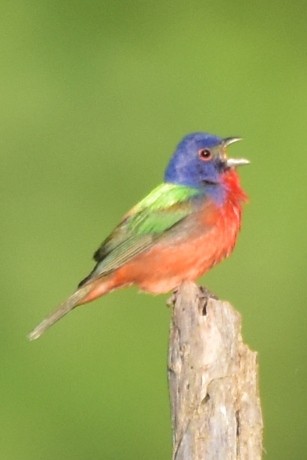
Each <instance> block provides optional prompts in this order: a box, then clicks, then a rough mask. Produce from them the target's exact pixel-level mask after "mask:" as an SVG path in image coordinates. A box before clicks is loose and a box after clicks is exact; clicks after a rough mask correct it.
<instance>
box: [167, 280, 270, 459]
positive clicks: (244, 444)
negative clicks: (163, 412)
mask: <svg viewBox="0 0 307 460" xmlns="http://www.w3.org/2000/svg"><path fill="white" fill-rule="evenodd" d="M172 304H173V305H172V319H171V327H170V339H169V360H168V377H169V390H170V399H171V410H172V424H173V460H238V459H240V460H259V459H261V456H262V429H263V423H262V414H261V406H260V398H259V389H258V365H257V353H256V352H254V351H251V350H250V349H249V348H248V347H247V345H245V344H244V343H243V341H242V336H241V317H240V315H239V313H238V312H236V311H235V310H234V309H233V307H232V306H231V305H230V304H229V303H228V302H223V301H220V300H217V299H214V298H212V297H210V295H209V294H208V293H206V292H204V291H203V290H202V289H201V288H198V287H197V286H196V285H195V284H193V283H188V282H186V283H184V284H183V285H182V286H181V288H180V289H179V291H178V292H177V294H176V295H175V298H174V300H173V302H172Z"/></svg>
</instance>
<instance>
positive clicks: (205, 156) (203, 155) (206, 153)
mask: <svg viewBox="0 0 307 460" xmlns="http://www.w3.org/2000/svg"><path fill="white" fill-rule="evenodd" d="M198 155H199V158H200V159H201V160H204V161H208V160H211V158H212V153H211V151H210V150H209V149H200V150H199V151H198Z"/></svg>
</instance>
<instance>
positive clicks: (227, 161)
mask: <svg viewBox="0 0 307 460" xmlns="http://www.w3.org/2000/svg"><path fill="white" fill-rule="evenodd" d="M239 140H240V138H239V137H228V138H226V139H222V138H221V137H218V136H214V135H212V134H208V133H192V134H188V135H187V136H185V137H184V138H183V139H182V141H181V142H180V143H179V144H178V146H177V148H176V151H175V153H174V154H173V156H172V158H171V160H170V162H169V164H168V166H167V168H166V171H165V175H164V180H165V182H172V183H175V184H180V185H187V186H190V187H197V188H198V187H200V188H204V189H206V190H207V189H215V188H216V186H218V185H220V184H221V182H222V177H223V173H225V172H226V171H227V170H229V169H230V168H233V167H235V166H239V165H243V164H248V163H249V162H248V161H247V160H244V159H237V160H235V159H231V158H227V156H226V148H227V146H228V145H229V144H232V143H233V142H236V141H239Z"/></svg>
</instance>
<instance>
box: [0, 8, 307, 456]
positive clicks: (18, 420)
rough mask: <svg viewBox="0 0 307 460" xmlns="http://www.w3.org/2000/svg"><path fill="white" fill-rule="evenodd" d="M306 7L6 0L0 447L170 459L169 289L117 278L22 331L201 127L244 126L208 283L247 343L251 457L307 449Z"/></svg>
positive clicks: (0, 123) (1, 81) (0, 119)
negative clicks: (253, 371)
mask: <svg viewBox="0 0 307 460" xmlns="http://www.w3.org/2000/svg"><path fill="white" fill-rule="evenodd" d="M306 11H307V6H306V2H302V1H301V2H300V1H294V2H280V1H275V2H274V1H258V2H253V3H252V2H244V1H242V0H240V1H239V0H237V1H232V2H228V1H226V0H225V1H220V2H219V1H218V2H204V1H190V2H186V1H176V2H175V1H168V2H165V1H160V0H156V1H143V2H142V1H134V2H130V1H127V2H125V1H113V2H112V1H108V2H105V1H91V2H85V1H75V2H73V1H63V0H61V1H55V0H52V1H51V0H43V1H39V0H36V1H35V0H29V1H27V2H25V1H22V0H17V1H15V2H7V1H2V2H1V4H0V13H1V14H0V18H1V19H0V22H1V23H0V37H1V38H0V47H1V49H0V69H1V70H0V88H1V90H0V91H1V104H0V131H1V133H0V144H1V184H0V192H1V227H2V232H1V233H2V249H1V280H2V289H1V291H2V293H1V297H2V298H1V307H2V308H1V310H2V320H1V335H0V340H1V346H0V347H1V348H0V350H1V372H0V391H1V402H0V405H1V407H0V427H1V428H0V431H1V435H0V452H1V453H0V455H1V458H2V459H4V460H27V459H31V460H40V459H44V460H51V459H52V460H53V459H55V458H57V459H60V460H62V459H65V460H70V459H74V460H78V459H82V460H83V459H106V460H113V459H114V460H115V459H116V460H124V459H125V460H127V459H128V460H129V459H146V460H157V459H169V458H170V454H171V429H170V417H169V404H168V390H167V380H166V355H167V340H168V327H169V310H168V309H167V308H166V307H165V302H166V299H167V296H158V297H151V296H148V295H139V294H137V290H136V289H133V288H132V289H127V290H123V291H120V292H116V293H113V294H111V295H109V296H108V297H105V298H103V299H100V300H98V301H97V302H96V303H94V304H92V305H91V306H87V307H85V308H83V309H82V308H80V309H79V310H78V311H76V312H74V313H73V314H71V315H70V316H69V317H67V318H65V320H63V321H62V322H61V323H59V324H58V325H57V326H56V327H54V328H53V329H52V330H51V331H50V332H49V333H48V334H46V336H44V337H43V338H42V339H41V340H39V341H37V342H33V343H29V342H27V340H26V338H25V336H26V333H27V332H29V330H30V329H31V328H32V327H33V326H34V325H35V324H36V323H37V322H38V321H39V320H41V319H42V318H43V317H44V315H45V314H46V313H47V312H49V311H50V310H51V309H52V308H53V307H54V306H55V305H56V304H57V303H58V302H59V301H61V300H63V299H64V298H65V296H66V295H68V294H70V293H71V292H72V290H73V289H74V287H75V285H76V283H77V282H78V281H79V280H80V279H81V278H82V277H84V276H85V275H86V274H87V272H88V271H89V270H90V269H91V268H92V262H91V254H92V253H93V251H94V250H95V249H96V247H97V245H98V244H99V243H100V242H101V241H102V239H103V238H104V237H105V236H106V235H107V234H108V232H109V231H110V230H111V229H112V227H113V226H114V225H115V224H116V223H117V222H118V220H119V218H120V217H121V215H122V214H123V213H124V212H125V211H126V210H127V209H129V207H131V206H132V205H133V204H134V203H135V202H136V201H138V200H139V199H140V198H142V197H143V196H144V195H145V194H146V193H147V192H149V191H150V190H151V189H152V188H153V187H154V186H155V185H157V184H158V183H159V182H160V181H161V178H162V174H163V170H164V167H165V165H166V163H167V161H168V158H169V156H170V154H171V153H172V151H173V149H174V146H175V145H176V144H177V142H178V141H179V140H180V138H181V137H182V136H183V135H184V134H186V133H188V132H191V131H196V130H205V131H209V132H212V133H215V134H219V135H221V136H231V135H240V136H242V137H244V142H242V143H240V144H238V145H236V146H233V147H231V152H232V153H233V155H234V156H238V157H239V156H245V157H247V158H249V159H250V160H251V163H252V164H251V166H250V167H248V168H246V169H245V168H244V169H242V170H240V173H241V176H242V182H243V184H244V187H245V188H246V190H247V191H248V194H249V196H250V203H249V204H248V205H247V207H246V209H245V215H244V223H243V231H242V233H241V237H240V240H239V243H238V245H237V248H236V251H235V253H234V254H233V256H232V257H231V258H230V259H229V260H228V261H226V262H224V263H223V264H222V265H221V266H219V267H217V268H215V269H214V270H213V271H212V272H211V273H210V274H209V275H208V276H207V277H206V280H205V283H206V285H207V286H208V287H209V288H210V289H211V290H213V291H214V292H216V293H217V294H218V295H219V296H220V297H221V298H224V299H228V300H229V301H231V302H232V303H233V305H234V306H235V307H236V308H237V309H238V310H239V311H240V312H241V313H242V316H243V334H244V338H245V340H246V341H247V342H248V343H249V344H250V346H251V347H252V348H254V349H256V350H258V351H259V361H260V372H261V395H262V404H263V411H264V421H265V449H266V456H265V457H266V458H268V459H278V460H282V459H285V460H287V459H303V458H306V450H307V436H306V431H307V421H306V405H307V391H306V384H307V369H306V354H307V352H306V349H307V348H306V343H307V333H306V330H307V321H306V300H305V299H306V291H305V287H306V268H305V260H306V249H307V242H306V237H305V231H304V226H306V224H307V222H306V211H305V206H304V207H303V203H304V201H305V197H306V167H307V154H306V140H305V136H306V117H307V34H306Z"/></svg>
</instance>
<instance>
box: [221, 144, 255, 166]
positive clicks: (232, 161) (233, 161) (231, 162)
mask: <svg viewBox="0 0 307 460" xmlns="http://www.w3.org/2000/svg"><path fill="white" fill-rule="evenodd" d="M239 141H242V138H241V137H226V138H225V139H223V144H224V146H225V147H228V145H230V144H234V143H235V142H239ZM249 163H250V162H249V161H248V160H246V159H245V158H227V160H226V165H227V167H228V168H232V167H234V168H235V167H237V166H243V165H248V164H249Z"/></svg>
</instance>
